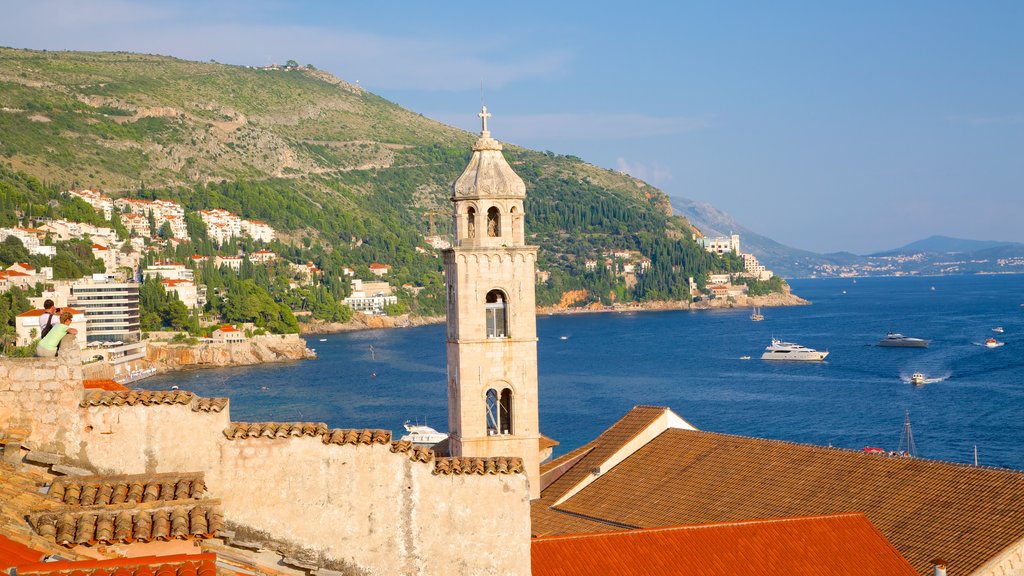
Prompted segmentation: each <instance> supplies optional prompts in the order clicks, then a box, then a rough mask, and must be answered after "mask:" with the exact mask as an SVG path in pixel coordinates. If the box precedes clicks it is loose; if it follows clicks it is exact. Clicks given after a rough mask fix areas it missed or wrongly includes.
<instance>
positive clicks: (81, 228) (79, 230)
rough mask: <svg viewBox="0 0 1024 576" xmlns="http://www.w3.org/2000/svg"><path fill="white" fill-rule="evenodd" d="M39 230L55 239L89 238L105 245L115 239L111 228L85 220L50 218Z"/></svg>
mask: <svg viewBox="0 0 1024 576" xmlns="http://www.w3.org/2000/svg"><path fill="white" fill-rule="evenodd" d="M39 230H40V231H42V232H44V233H46V234H49V235H50V236H52V237H53V238H56V239H57V240H70V239H72V238H84V237H85V236H89V238H90V239H91V240H92V241H94V242H98V243H100V244H103V245H105V246H110V245H111V244H112V243H113V242H115V241H116V240H117V233H116V232H114V229H113V228H107V227H105V226H95V225H93V224H86V223H85V222H70V221H68V220H51V221H50V222H47V223H46V224H43V225H42V226H40V227H39Z"/></svg>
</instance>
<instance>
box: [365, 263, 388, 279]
mask: <svg viewBox="0 0 1024 576" xmlns="http://www.w3.org/2000/svg"><path fill="white" fill-rule="evenodd" d="M390 271H391V267H390V266H388V265H387V264H381V263H380V262H374V263H373V264H370V272H372V273H373V274H376V275H377V276H384V275H386V274H387V273H388V272H390Z"/></svg>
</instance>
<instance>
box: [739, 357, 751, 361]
mask: <svg viewBox="0 0 1024 576" xmlns="http://www.w3.org/2000/svg"><path fill="white" fill-rule="evenodd" d="M740 360H750V356H740Z"/></svg>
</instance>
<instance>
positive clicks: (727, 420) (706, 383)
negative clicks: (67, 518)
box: [139, 276, 1024, 469]
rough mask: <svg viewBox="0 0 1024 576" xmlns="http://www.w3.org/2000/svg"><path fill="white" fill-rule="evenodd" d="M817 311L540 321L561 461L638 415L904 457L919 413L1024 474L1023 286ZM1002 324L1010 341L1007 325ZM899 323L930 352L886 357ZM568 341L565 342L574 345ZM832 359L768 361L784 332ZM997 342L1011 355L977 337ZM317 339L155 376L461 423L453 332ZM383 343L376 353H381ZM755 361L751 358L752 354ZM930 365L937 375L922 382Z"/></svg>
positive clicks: (217, 390) (240, 410) (237, 399)
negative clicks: (452, 406) (450, 376)
mask: <svg viewBox="0 0 1024 576" xmlns="http://www.w3.org/2000/svg"><path fill="white" fill-rule="evenodd" d="M791 284H792V286H793V290H794V292H795V293H797V294H799V295H801V296H802V297H804V298H806V299H808V300H811V301H812V302H813V304H812V305H811V306H798V307H787V308H768V309H764V310H763V312H764V314H765V317H766V318H765V320H764V321H763V322H757V323H755V322H751V321H750V320H749V314H750V312H749V310H740V309H737V310H719V311H699V312H687V311H671V312H634V313H607V314H576V315H564V316H560V315H556V316H541V317H539V318H538V320H537V332H538V337H539V342H538V356H539V358H538V360H539V366H540V419H541V430H542V432H543V433H544V434H545V435H548V436H550V437H552V438H554V439H556V440H558V441H560V442H561V445H560V446H559V447H558V448H557V449H556V454H557V453H563V452H566V451H568V450H572V449H573V448H576V447H578V446H580V445H581V444H583V443H586V442H588V441H589V440H591V439H593V438H594V437H596V436H597V435H598V434H599V433H600V432H601V431H603V430H604V429H606V428H607V427H608V426H609V425H611V424H612V423H613V422H615V421H616V420H618V419H619V418H621V417H622V415H623V414H625V413H626V412H627V411H628V410H629V409H630V408H632V407H633V406H635V405H639V404H648V405H659V406H668V407H670V408H672V410H674V411H675V412H676V413H678V414H679V415H680V416H682V417H683V418H685V419H686V420H688V421H689V422H690V423H692V424H693V425H695V426H696V427H698V428H700V429H703V430H709V431H715V432H722V433H728V434H740V435H747V436H757V437H763V438H774V439H781V440H789V441H794V442H803V443H812V444H820V445H833V446H838V447H843V448H852V449H860V448H863V447H864V446H867V445H870V446H879V447H882V448H884V449H886V450H894V449H896V448H897V446H898V444H899V441H900V436H901V431H902V429H903V418H904V411H909V414H910V420H911V423H912V428H913V434H914V439H915V441H916V444H917V448H918V453H919V456H921V457H925V458H936V459H941V460H949V461H956V462H965V463H969V462H972V461H973V454H974V446H975V445H977V449H978V457H979V462H980V463H981V464H983V465H989V466H1001V467H1009V468H1017V469H1024V449H1022V447H1024V426H1022V422H1024V419H1022V418H1024V416H1022V414H1024V353H1022V352H1024V307H1022V304H1024V277H1021V276H970V277H956V276H951V277H935V278H861V279H857V280H853V279H822V280H795V281H792V282H791ZM996 326H1002V327H1003V328H1004V329H1005V333H1003V334H995V333H993V332H992V328H994V327H996ZM889 330H892V331H897V332H902V333H903V334H905V335H908V336H916V337H921V338H928V339H931V340H932V344H931V346H930V347H929V348H927V349H891V348H878V347H876V346H874V345H873V344H874V343H875V342H876V341H877V340H878V339H880V338H881V337H883V336H884V335H885V333H886V332H887V331H889ZM563 336H564V337H565V338H564V339H563V338H562V337H563ZM773 336H775V337H777V338H780V339H783V340H788V341H793V342H797V343H800V344H803V345H805V346H809V347H812V348H816V349H819V350H828V351H829V352H830V354H829V356H828V359H827V361H826V362H823V363H771V362H764V361H761V360H759V357H760V354H761V351H762V350H763V348H764V347H765V346H766V345H767V344H768V343H769V341H770V339H771V338H772V337H773ZM992 336H994V337H996V338H998V339H999V340H1000V341H1003V342H1005V343H1006V344H1005V346H1002V347H999V348H993V349H989V348H985V347H983V346H980V345H979V344H980V343H981V342H983V341H984V340H985V339H986V338H989V337H992ZM323 338H326V341H325V342H320V341H319V337H311V338H309V345H310V346H311V347H314V348H316V349H317V352H318V353H319V355H320V358H319V359H318V360H316V361H305V362H295V363H288V364H273V365H262V366H254V367H242V368H225V369H214V370H196V371H191V372H185V373H178V374H173V375H165V376H160V377H154V378H150V379H147V380H144V381H142V382H140V383H139V387H140V388H144V389H167V388H169V387H170V386H171V385H175V384H176V385H178V386H180V387H181V388H182V389H186V390H192V391H194V392H196V393H198V394H200V395H203V396H229V397H230V398H231V412H232V418H233V419H234V420H259V421H262V420H277V421H281V420H306V421H310V420H312V421H323V422H326V423H328V424H329V425H330V426H334V427H345V428H362V427H369V428H386V429H392V430H393V431H395V433H396V434H399V433H400V432H401V427H402V423H403V422H404V421H406V420H412V421H416V422H420V423H424V422H425V423H427V424H429V425H431V426H434V427H435V428H438V429H441V430H443V429H444V428H445V427H446V426H447V406H446V404H447V396H446V389H445V344H444V328H443V326H441V325H434V326H425V327H418V328H407V329H400V330H378V331H364V332H355V333H344V334H333V335H327V336H323ZM371 348H372V352H371ZM741 356H750V357H751V358H752V359H751V360H740V357H741ZM916 371H921V372H924V373H925V374H926V375H928V377H929V378H932V379H936V380H938V381H935V382H933V383H930V384H927V385H925V386H923V387H914V386H912V385H910V384H909V383H907V380H908V379H909V376H910V374H911V373H913V372H916Z"/></svg>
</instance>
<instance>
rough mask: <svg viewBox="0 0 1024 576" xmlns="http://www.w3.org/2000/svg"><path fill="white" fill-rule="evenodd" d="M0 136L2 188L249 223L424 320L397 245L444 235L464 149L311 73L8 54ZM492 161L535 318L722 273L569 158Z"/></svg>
mask: <svg viewBox="0 0 1024 576" xmlns="http://www.w3.org/2000/svg"><path fill="white" fill-rule="evenodd" d="M0 134H3V137H2V138H0V163H2V164H3V165H6V166H7V167H8V168H10V169H12V170H13V171H14V172H10V171H7V172H4V174H8V175H9V174H14V173H18V172H22V173H25V174H28V175H30V176H34V177H36V178H38V179H40V180H42V181H43V182H44V183H46V184H47V185H49V186H50V187H51V188H53V189H55V190H59V189H66V188H69V187H92V188H99V189H102V190H103V191H105V192H107V193H108V194H111V195H112V196H115V197H116V196H124V195H131V196H132V197H139V198H171V199H175V200H177V201H179V202H181V203H182V205H183V206H185V208H186V209H188V210H198V209H204V208H212V207H217V208H224V209H227V210H231V211H233V212H237V213H238V214H240V215H241V216H243V217H246V218H256V219H261V220H265V221H267V222H269V223H270V224H271V225H273V226H274V228H275V229H277V230H279V231H280V232H281V234H280V235H279V238H281V239H282V240H283V244H284V246H279V247H277V249H278V250H279V251H280V252H281V253H282V254H283V255H285V256H286V257H288V258H290V259H291V260H293V261H299V260H305V259H311V260H314V261H315V262H317V264H318V265H319V266H320V267H321V268H322V269H324V270H325V272H328V273H330V272H335V271H340V270H341V268H342V267H343V266H354V267H358V266H360V265H366V264H369V263H370V262H373V261H381V262H387V263H388V264H390V265H392V266H393V267H394V268H395V269H396V272H395V274H394V275H393V277H392V278H389V280H391V281H392V282H393V283H398V284H396V285H400V283H401V282H409V283H412V284H415V285H417V286H423V287H425V288H426V291H425V293H424V294H422V295H421V297H420V298H418V299H417V300H418V302H419V304H421V305H423V306H426V307H428V308H432V309H433V311H435V312H436V311H437V309H438V306H439V305H440V300H443V297H442V294H443V292H442V291H441V290H440V288H439V285H440V276H439V274H437V272H438V270H439V263H438V260H437V259H436V258H434V257H433V256H432V255H431V254H424V253H423V252H422V251H414V248H416V247H418V246H424V245H425V244H424V236H425V235H439V236H444V235H445V234H447V233H448V232H449V228H450V223H449V220H450V219H449V218H448V214H449V211H450V202H449V201H448V196H449V190H448V187H449V185H450V183H451V182H452V181H453V180H454V179H455V178H456V177H457V176H458V174H459V173H460V172H461V170H462V169H463V168H464V166H465V164H466V161H467V159H468V157H469V152H470V145H471V144H472V142H473V141H474V139H475V138H476V135H475V134H471V133H467V132H464V131H461V130H458V129H455V128H452V127H449V126H445V125H443V124H440V123H438V122H435V121H433V120H430V119H428V118H425V117H423V116H421V115H419V114H416V113H414V112H411V111H408V110H405V109H403V108H401V107H399V106H397V105H396V104H394V103H391V102H388V101H387V100H385V99H383V98H380V97H379V96H376V95H374V94H372V93H369V92H367V91H365V90H363V89H361V88H359V87H358V86H354V85H352V84H349V83H347V82H345V81H343V80H340V79H338V78H335V77H333V76H331V75H330V74H328V73H326V72H322V71H319V70H315V69H311V68H305V67H299V68H291V69H287V68H280V67H276V68H252V67H243V66H229V65H223V64H217V63H201V62H190V61H185V60H179V59H176V58H170V57H164V56H154V55H143V54H129V53H84V52H39V51H30V50H18V49H9V48H2V49H0ZM495 136H497V137H498V138H500V136H501V135H500V134H496V135H495ZM505 151H506V157H507V158H508V160H509V162H510V163H512V165H513V167H514V168H515V169H516V171H517V172H518V173H519V174H520V175H521V176H522V177H523V178H524V180H526V182H527V188H528V190H529V198H528V205H527V210H528V213H529V214H530V218H528V220H527V231H528V233H529V234H530V235H531V238H533V241H534V242H535V243H537V244H539V245H540V246H541V248H542V249H543V250H542V254H543V259H542V261H541V263H540V267H541V268H542V270H543V271H544V272H548V273H550V279H549V280H547V281H546V282H541V283H539V286H538V297H539V301H540V302H541V303H546V304H551V303H555V302H558V301H559V299H561V297H562V295H563V293H564V292H566V291H569V290H574V289H580V288H583V289H585V290H586V291H587V292H588V294H589V296H588V297H586V298H583V299H582V300H581V301H580V302H579V303H581V304H582V303H586V301H594V300H602V301H605V302H606V303H607V302H608V301H609V300H611V299H617V300H644V299H673V298H675V299H678V298H684V297H685V296H686V288H685V284H686V278H687V277H688V276H691V275H692V276H696V277H698V278H702V277H703V276H704V275H706V274H707V273H708V272H709V271H712V270H725V269H736V267H737V262H735V261H725V260H721V259H719V258H717V257H713V256H710V255H708V254H707V253H705V252H703V251H701V250H699V249H697V248H696V246H695V244H694V243H693V242H692V240H691V238H690V235H691V228H690V225H689V224H688V222H687V221H686V220H685V219H684V218H681V217H676V216H672V215H671V208H670V206H669V200H668V197H667V196H666V195H665V194H664V193H662V192H661V191H660V190H658V189H656V188H654V187H651V186H649V185H647V184H646V183H644V182H641V181H639V180H636V179H634V178H631V177H629V176H626V175H622V174H619V173H616V172H613V171H610V170H605V169H601V168H597V167H595V166H592V165H589V164H587V163H585V162H583V161H582V160H580V159H578V158H575V157H572V156H558V155H552V154H550V153H541V152H536V151H532V150H527V149H523V148H519V147H515V146H506V149H505ZM5 177H6V176H5ZM208 249H209V247H207V248H206V250H207V251H208ZM184 250H185V249H180V250H179V251H184ZM611 250H627V251H632V252H635V254H636V258H638V259H641V258H647V259H649V260H650V261H651V265H650V268H649V270H648V271H647V273H645V274H642V275H641V274H637V275H636V276H635V277H632V278H630V277H624V276H622V275H617V274H614V273H608V272H606V271H604V268H603V267H598V270H597V271H587V270H586V268H585V266H584V262H585V260H587V259H592V260H593V259H601V258H603V256H604V255H605V254H607V253H608V251H611ZM200 251H202V250H200ZM178 256H180V254H179V255H178ZM325 276H327V274H325ZM338 277H339V278H340V274H338ZM335 283H336V284H337V285H335V286H330V288H331V289H332V291H333V292H334V293H335V296H338V297H340V296H341V295H343V293H344V292H345V290H346V288H345V286H343V285H342V284H341V282H340V281H337V282H335ZM431 298H433V299H434V300H435V302H430V301H429V300H430V299H431ZM412 304H413V307H414V308H415V304H416V303H415V302H413V303H412ZM425 312H426V311H425Z"/></svg>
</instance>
